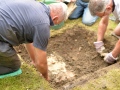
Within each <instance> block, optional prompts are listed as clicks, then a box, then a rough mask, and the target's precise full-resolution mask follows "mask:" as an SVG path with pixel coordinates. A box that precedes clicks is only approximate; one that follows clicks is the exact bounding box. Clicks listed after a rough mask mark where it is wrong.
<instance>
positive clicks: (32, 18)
mask: <svg viewBox="0 0 120 90" xmlns="http://www.w3.org/2000/svg"><path fill="white" fill-rule="evenodd" d="M43 26H44V27H46V28H44V27H43ZM49 26H50V17H49V9H48V7H47V6H46V5H44V4H41V3H39V2H36V1H32V0H5V1H2V3H0V40H1V41H6V42H8V43H10V44H12V45H19V44H20V43H31V42H33V40H34V42H33V43H34V45H35V46H36V47H38V48H42V49H43V48H44V49H45V47H46V45H43V46H42V44H44V40H43V41H42V40H39V39H40V38H41V37H39V34H44V33H43V30H44V29H47V30H49V28H48V27H49ZM47 32H48V33H47V35H48V36H47V35H45V36H46V37H45V38H46V39H47V38H48V37H49V31H47ZM37 34H38V35H37ZM38 40H39V41H40V43H41V41H42V42H43V43H41V46H40V47H39V46H38V44H40V43H38ZM45 42H46V41H45ZM44 49H43V50H44Z"/></svg>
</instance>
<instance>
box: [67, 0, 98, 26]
mask: <svg viewBox="0 0 120 90" xmlns="http://www.w3.org/2000/svg"><path fill="white" fill-rule="evenodd" d="M76 5H77V7H76V8H75V10H74V11H73V13H72V14H71V15H70V16H69V19H71V20H72V19H77V18H79V17H82V23H84V24H86V25H89V26H90V25H92V24H93V23H95V21H96V20H97V18H98V17H97V16H92V15H91V14H90V11H89V8H88V3H85V2H83V1H81V0H77V1H76Z"/></svg>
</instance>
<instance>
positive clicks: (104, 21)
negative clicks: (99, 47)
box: [97, 17, 108, 41]
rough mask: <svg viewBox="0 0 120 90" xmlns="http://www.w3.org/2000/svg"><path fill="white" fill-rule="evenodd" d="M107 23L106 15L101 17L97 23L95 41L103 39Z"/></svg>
mask: <svg viewBox="0 0 120 90" xmlns="http://www.w3.org/2000/svg"><path fill="white" fill-rule="evenodd" d="M107 25H108V17H103V18H102V19H101V21H100V23H99V27H98V32H97V41H103V39H104V35H105V32H106V29H107Z"/></svg>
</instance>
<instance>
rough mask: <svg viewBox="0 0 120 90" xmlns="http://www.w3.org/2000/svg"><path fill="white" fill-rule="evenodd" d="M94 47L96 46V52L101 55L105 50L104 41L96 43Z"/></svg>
mask: <svg viewBox="0 0 120 90" xmlns="http://www.w3.org/2000/svg"><path fill="white" fill-rule="evenodd" d="M94 45H95V48H96V51H97V52H98V53H100V54H101V53H102V52H103V50H105V47H104V43H103V41H97V42H94Z"/></svg>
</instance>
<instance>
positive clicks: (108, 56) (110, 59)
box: [104, 53, 118, 64]
mask: <svg viewBox="0 0 120 90" xmlns="http://www.w3.org/2000/svg"><path fill="white" fill-rule="evenodd" d="M117 59H118V58H114V57H113V55H112V53H108V54H106V56H105V57H104V61H105V62H106V63H108V64H114V63H116V61H117Z"/></svg>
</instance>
